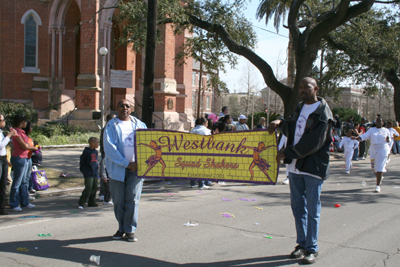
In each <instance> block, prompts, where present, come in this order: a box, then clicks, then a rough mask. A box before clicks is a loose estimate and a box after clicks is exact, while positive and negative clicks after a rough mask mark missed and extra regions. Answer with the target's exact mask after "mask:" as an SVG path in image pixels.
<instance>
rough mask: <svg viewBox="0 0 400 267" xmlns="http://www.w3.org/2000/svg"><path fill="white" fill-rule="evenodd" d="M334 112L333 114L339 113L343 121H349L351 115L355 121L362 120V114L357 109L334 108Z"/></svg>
mask: <svg viewBox="0 0 400 267" xmlns="http://www.w3.org/2000/svg"><path fill="white" fill-rule="evenodd" d="M332 114H333V116H335V115H336V114H338V115H339V118H340V120H341V121H342V122H345V121H347V119H348V118H350V117H351V116H353V122H361V115H359V114H358V113H357V111H355V110H354V109H351V108H333V109H332Z"/></svg>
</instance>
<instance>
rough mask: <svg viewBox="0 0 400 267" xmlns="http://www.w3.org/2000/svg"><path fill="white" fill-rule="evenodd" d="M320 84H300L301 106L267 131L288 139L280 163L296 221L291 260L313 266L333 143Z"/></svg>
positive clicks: (307, 81) (306, 81)
mask: <svg viewBox="0 0 400 267" xmlns="http://www.w3.org/2000/svg"><path fill="white" fill-rule="evenodd" d="M317 91H318V86H317V82H316V81H315V80H314V79H313V78H310V77H306V78H303V79H302V80H301V82H300V88H299V93H300V96H301V98H302V100H303V101H302V102H300V103H299V105H298V107H297V108H296V110H295V111H294V113H293V114H292V116H291V117H290V119H289V120H288V121H284V120H275V121H273V122H271V124H270V125H269V127H268V130H269V131H270V132H273V131H274V130H275V129H276V128H278V129H279V130H280V131H281V132H282V133H283V134H284V135H286V136H287V138H288V142H287V146H286V148H285V149H284V150H281V151H279V152H278V155H277V160H278V161H280V160H281V159H284V162H285V163H287V164H288V167H287V168H288V170H289V181H290V182H289V184H290V199H291V207H292V211H293V216H294V219H295V225H296V232H297V241H296V242H297V243H298V245H297V246H296V248H295V250H294V251H293V252H292V253H291V254H290V257H291V258H303V263H305V264H310V263H314V262H315V260H316V257H317V256H318V245H317V240H318V230H319V217H320V213H321V201H320V195H321V189H322V185H323V183H324V180H326V179H327V178H328V177H329V147H330V144H331V142H332V126H333V116H332V112H331V110H330V108H329V106H328V104H327V103H326V101H325V100H324V99H323V98H320V97H317Z"/></svg>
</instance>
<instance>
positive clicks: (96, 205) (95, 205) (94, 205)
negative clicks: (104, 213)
mask: <svg viewBox="0 0 400 267" xmlns="http://www.w3.org/2000/svg"><path fill="white" fill-rule="evenodd" d="M98 206H99V204H97V203H96V204H93V205H88V207H98Z"/></svg>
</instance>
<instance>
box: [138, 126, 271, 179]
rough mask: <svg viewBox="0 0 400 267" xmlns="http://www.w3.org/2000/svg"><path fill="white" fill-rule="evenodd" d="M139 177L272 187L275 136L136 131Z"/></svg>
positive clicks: (254, 133) (261, 132)
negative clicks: (254, 184) (240, 183)
mask: <svg viewBox="0 0 400 267" xmlns="http://www.w3.org/2000/svg"><path fill="white" fill-rule="evenodd" d="M135 138H136V140H135V155H136V162H137V165H138V177H139V178H157V179H189V180H211V181H212V180H214V181H229V182H249V183H260V184H275V183H276V180H277V176H278V164H277V162H276V154H277V151H278V149H277V141H276V134H275V133H272V134H269V133H268V131H266V130H261V129H260V130H250V131H238V132H236V131H235V132H226V133H220V134H216V135H197V134H191V133H184V132H176V131H167V130H159V129H139V130H137V131H136V136H135Z"/></svg>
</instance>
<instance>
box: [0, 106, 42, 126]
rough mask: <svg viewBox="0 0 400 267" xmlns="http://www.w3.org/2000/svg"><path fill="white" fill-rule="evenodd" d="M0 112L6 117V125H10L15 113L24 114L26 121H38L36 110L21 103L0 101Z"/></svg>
mask: <svg viewBox="0 0 400 267" xmlns="http://www.w3.org/2000/svg"><path fill="white" fill-rule="evenodd" d="M0 113H1V114H3V115H4V117H5V118H6V125H7V126H11V125H12V121H13V118H14V116H15V115H17V114H20V115H25V116H26V117H27V119H28V121H30V122H33V123H36V122H37V121H38V113H37V111H36V110H34V109H33V108H31V107H30V106H28V105H25V104H23V103H16V102H10V101H0Z"/></svg>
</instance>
